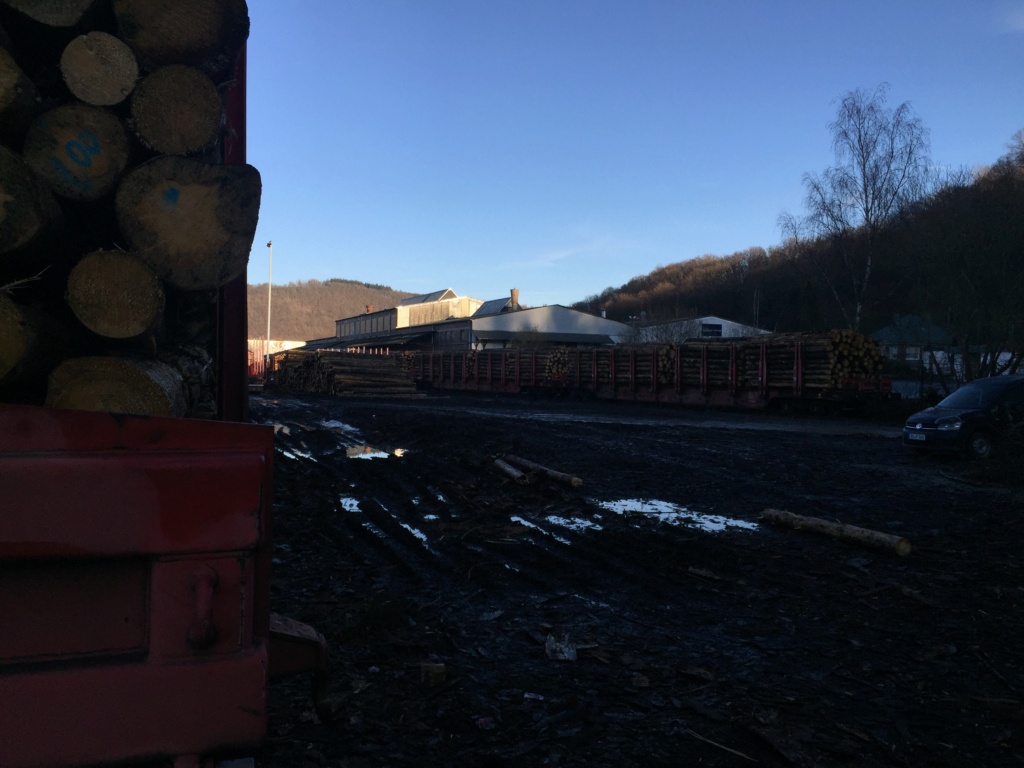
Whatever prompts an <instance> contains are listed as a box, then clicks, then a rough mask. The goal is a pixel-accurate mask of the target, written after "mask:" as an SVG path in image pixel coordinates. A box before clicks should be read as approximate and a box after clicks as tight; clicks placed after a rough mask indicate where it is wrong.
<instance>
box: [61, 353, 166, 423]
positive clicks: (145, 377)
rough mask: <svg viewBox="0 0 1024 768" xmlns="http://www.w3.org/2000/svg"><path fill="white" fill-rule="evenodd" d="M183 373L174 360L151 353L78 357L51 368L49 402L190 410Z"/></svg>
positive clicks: (114, 409) (118, 409)
mask: <svg viewBox="0 0 1024 768" xmlns="http://www.w3.org/2000/svg"><path fill="white" fill-rule="evenodd" d="M182 386H183V385H182V378H181V374H179V373H178V371H177V370H175V369H174V368H173V367H172V366H170V365H168V364H166V363H163V362H160V361H156V360H146V359H130V358H118V357H77V358H72V359H70V360H65V361H64V362H63V363H61V364H60V365H59V366H57V368H56V369H55V370H54V371H53V373H51V374H50V380H49V389H48V391H47V396H46V405H47V406H49V407H51V408H70V409H73V410H81V411H100V412H105V413H123V414H129V415H136V416H175V417H181V416H184V415H185V411H186V404H185V397H184V393H183V390H182Z"/></svg>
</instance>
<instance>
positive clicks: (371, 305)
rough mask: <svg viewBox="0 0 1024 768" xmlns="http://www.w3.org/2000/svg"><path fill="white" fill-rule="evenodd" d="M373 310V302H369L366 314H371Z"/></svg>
mask: <svg viewBox="0 0 1024 768" xmlns="http://www.w3.org/2000/svg"><path fill="white" fill-rule="evenodd" d="M371 312H373V304H367V305H366V314H370V313H371Z"/></svg>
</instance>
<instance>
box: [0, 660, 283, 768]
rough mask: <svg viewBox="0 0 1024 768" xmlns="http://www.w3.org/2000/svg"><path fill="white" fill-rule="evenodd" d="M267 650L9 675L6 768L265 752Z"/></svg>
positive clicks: (3, 744)
mask: <svg viewBox="0 0 1024 768" xmlns="http://www.w3.org/2000/svg"><path fill="white" fill-rule="evenodd" d="M267 664H268V661H267V653H266V645H265V643H262V642H261V643H259V644H257V645H254V646H253V647H251V648H248V649H246V650H245V651H244V652H241V653H237V654H232V655H228V656H215V657H210V658H201V659H195V660H189V662H188V663H184V662H180V663H169V664H142V663H140V664H120V665H117V666H111V665H105V666H98V667H97V666H83V667H79V668H73V669H65V668H61V669H51V670H43V671H29V672H23V673H19V674H12V675H0V764H2V765H3V766H4V768H28V766H33V768H62V767H65V766H79V765H95V764H97V763H107V762H114V761H118V760H125V759H129V758H131V759H143V758H158V757H170V756H175V755H187V754H203V753H208V752H210V751H218V752H220V751H230V752H234V753H236V754H241V750H251V749H253V748H255V747H257V746H258V745H259V744H260V742H261V741H262V740H263V738H264V736H265V733H266V679H267V677H266V670H267Z"/></svg>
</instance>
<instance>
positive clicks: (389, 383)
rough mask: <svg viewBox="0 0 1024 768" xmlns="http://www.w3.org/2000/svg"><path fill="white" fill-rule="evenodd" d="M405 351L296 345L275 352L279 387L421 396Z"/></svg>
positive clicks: (275, 376) (342, 393) (363, 394)
mask: <svg viewBox="0 0 1024 768" xmlns="http://www.w3.org/2000/svg"><path fill="white" fill-rule="evenodd" d="M403 359H404V358H403V357H402V356H401V355H395V356H390V355H366V354H360V353H356V352H335V351H332V350H317V351H313V350H309V351H306V350H302V349H292V350H288V351H287V352H280V353H278V354H276V355H274V356H273V358H272V366H273V373H272V376H273V380H274V386H275V387H277V388H278V389H281V390H285V391H289V392H312V393H318V394H326V395H337V396H359V397H381V396H383V397H417V396H420V395H418V393H417V392H416V384H415V382H414V381H413V380H412V379H411V378H410V377H409V375H408V373H407V372H406V370H405V366H404V365H403Z"/></svg>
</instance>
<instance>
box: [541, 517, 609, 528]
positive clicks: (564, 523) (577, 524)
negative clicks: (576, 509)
mask: <svg viewBox="0 0 1024 768" xmlns="http://www.w3.org/2000/svg"><path fill="white" fill-rule="evenodd" d="M544 519H545V520H547V521H548V522H549V523H551V524H552V525H557V526H559V527H560V528H568V529H569V530H570V531H600V530H601V529H602V526H601V524H600V523H595V522H594V521H593V520H584V519H583V518H581V517H559V516H558V515H548V516H547V517H546V518H544Z"/></svg>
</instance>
